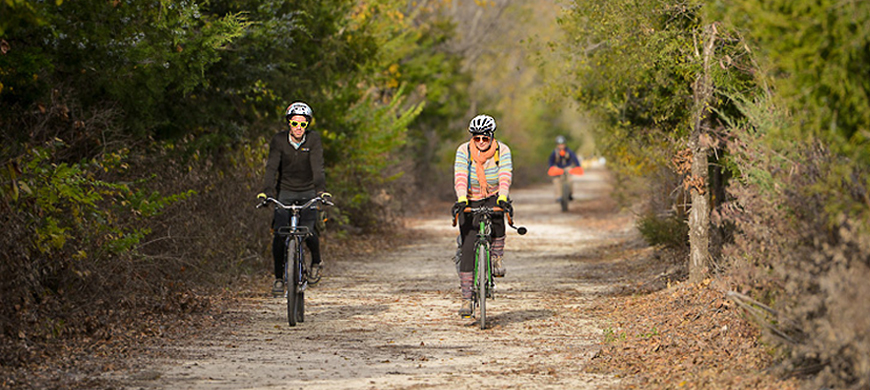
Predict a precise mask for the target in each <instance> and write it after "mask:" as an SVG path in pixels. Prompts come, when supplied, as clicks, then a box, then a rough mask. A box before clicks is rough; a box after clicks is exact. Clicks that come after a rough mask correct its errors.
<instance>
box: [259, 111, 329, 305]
mask: <svg viewBox="0 0 870 390" xmlns="http://www.w3.org/2000/svg"><path fill="white" fill-rule="evenodd" d="M284 119H285V120H286V121H287V125H288V126H289V129H287V130H284V131H281V132H279V133H278V134H275V136H273V137H272V140H271V141H270V142H269V158H268V160H267V161H266V176H265V184H264V189H263V192H262V193H260V194H258V195H257V197H258V198H260V199H266V197H267V196H271V197H273V198H276V199H278V200H279V201H280V202H281V203H284V204H293V203H304V202H307V201H309V200H311V199H313V198H315V197H317V196H323V197H329V196H331V195H330V194H329V193H328V192H326V175H325V173H324V169H323V144H322V143H321V141H320V135H319V134H318V133H317V132H315V131H312V130H311V124H312V120H313V119H314V116H313V112H312V110H311V107H309V106H308V105H307V104H305V103H302V102H296V103H293V104H291V105H290V106H288V107H287V109H286V110H284ZM316 220H317V211H316V210H311V209H308V210H304V211H302V214H301V218H300V221H299V225H300V226H308V228H309V229H310V230H311V231H312V232H314V234H313V235H312V236H311V237H309V238H308V239H307V240H306V241H305V243H306V246H308V249H309V250H310V251H311V272H312V279H318V278H319V277H320V272H321V270H322V268H323V265H322V264H323V262H322V260H321V257H320V239H319V238H318V235H317V230H316V229H315V226H314V225H315V222H316ZM289 225H290V213H289V212H288V211H287V210H283V209H280V208H279V209H275V215H274V218H273V220H272V229H273V232H274V237H273V238H272V258H273V260H274V262H275V282H274V284H272V295H274V296H281V295H283V294H284V281H283V277H282V276H283V275H284V252H286V251H287V249H286V248H285V242H284V240H285V237H284V236H281V235H279V234H278V233H277V232H278V228H280V227H284V226H289Z"/></svg>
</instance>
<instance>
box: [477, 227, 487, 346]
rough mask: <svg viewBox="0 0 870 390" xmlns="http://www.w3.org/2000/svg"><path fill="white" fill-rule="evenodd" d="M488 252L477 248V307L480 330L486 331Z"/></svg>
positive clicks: (480, 246)
mask: <svg viewBox="0 0 870 390" xmlns="http://www.w3.org/2000/svg"><path fill="white" fill-rule="evenodd" d="M489 268H490V267H489V250H488V248H487V247H486V245H483V244H481V245H478V246H477V306H478V308H479V311H480V315H479V316H478V317H480V319H479V323H480V329H486V289H487V287H488V281H489V272H490V271H489Z"/></svg>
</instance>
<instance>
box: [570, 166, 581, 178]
mask: <svg viewBox="0 0 870 390" xmlns="http://www.w3.org/2000/svg"><path fill="white" fill-rule="evenodd" d="M568 173H570V174H572V175H577V176H580V175H582V174H583V167H574V168H571V170H570V171H568Z"/></svg>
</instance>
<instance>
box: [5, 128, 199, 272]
mask: <svg viewBox="0 0 870 390" xmlns="http://www.w3.org/2000/svg"><path fill="white" fill-rule="evenodd" d="M62 148H64V144H63V143H62V142H59V141H58V142H55V143H53V144H50V145H48V146H47V147H34V148H32V149H31V150H30V152H29V153H27V154H26V155H24V156H21V157H19V158H18V159H15V160H13V161H11V162H10V164H9V166H8V168H9V169H8V170H6V171H4V172H3V179H4V182H6V183H7V186H4V187H3V188H0V195H2V196H3V198H5V199H6V201H7V202H10V204H11V206H12V207H13V209H14V210H17V211H18V212H21V213H22V214H21V215H22V216H23V217H24V220H25V221H27V225H28V226H30V228H31V229H32V232H33V242H32V244H33V248H34V249H35V250H36V251H38V252H39V253H42V254H51V253H55V252H61V253H63V252H66V253H76V252H79V251H81V250H89V251H92V250H96V251H101V252H105V253H110V254H117V253H120V252H123V251H127V250H130V249H132V248H134V247H135V246H136V245H137V244H138V243H139V240H140V239H141V238H142V237H144V235H145V234H147V233H148V232H149V230H148V228H145V227H141V225H139V224H138V223H137V222H138V221H139V220H140V219H144V218H148V217H152V216H155V215H158V214H159V213H160V212H161V210H163V209H164V208H165V207H166V206H167V205H169V204H172V203H175V202H178V201H181V200H184V199H186V198H188V197H190V196H191V195H193V193H192V192H187V193H182V194H176V195H172V196H168V197H164V196H160V195H159V194H157V193H154V192H150V193H149V192H147V191H145V190H143V189H141V188H137V187H135V186H134V185H131V184H129V183H123V182H119V183H112V182H107V181H103V180H100V179H99V178H98V175H100V174H104V173H106V172H109V171H110V170H111V171H112V172H114V171H115V170H119V169H124V168H123V167H124V166H126V165H124V164H119V163H120V162H122V161H123V159H124V156H123V155H120V154H110V155H106V156H104V158H103V159H93V160H91V161H87V162H82V163H74V164H69V163H64V162H61V163H55V162H53V161H52V155H53V154H55V153H56V150H57V149H62ZM22 244H26V243H22ZM34 255H38V253H34Z"/></svg>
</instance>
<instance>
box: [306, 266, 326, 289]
mask: <svg viewBox="0 0 870 390" xmlns="http://www.w3.org/2000/svg"><path fill="white" fill-rule="evenodd" d="M321 276H323V263H312V264H311V271H309V272H308V284H317V282H319V281H320V277H321Z"/></svg>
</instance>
